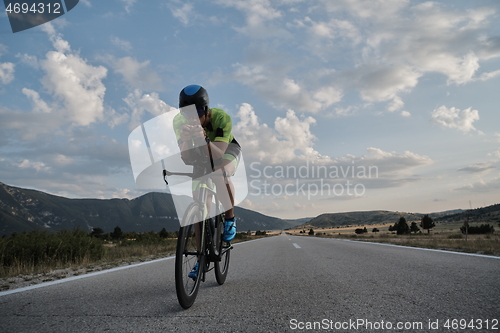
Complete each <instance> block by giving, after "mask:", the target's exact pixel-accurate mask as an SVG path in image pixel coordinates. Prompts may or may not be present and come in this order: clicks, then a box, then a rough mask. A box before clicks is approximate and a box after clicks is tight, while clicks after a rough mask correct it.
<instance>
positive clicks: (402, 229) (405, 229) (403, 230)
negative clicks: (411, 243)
mask: <svg viewBox="0 0 500 333" xmlns="http://www.w3.org/2000/svg"><path fill="white" fill-rule="evenodd" d="M389 231H396V233H397V234H398V235H404V234H408V233H409V232H410V227H409V226H408V223H406V219H405V218H404V217H402V216H401V217H400V218H399V221H398V222H397V223H395V224H394V225H393V226H390V227H389Z"/></svg>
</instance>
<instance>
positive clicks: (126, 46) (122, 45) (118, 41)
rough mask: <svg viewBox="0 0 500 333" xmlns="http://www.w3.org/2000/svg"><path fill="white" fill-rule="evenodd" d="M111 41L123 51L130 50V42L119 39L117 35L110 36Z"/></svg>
mask: <svg viewBox="0 0 500 333" xmlns="http://www.w3.org/2000/svg"><path fill="white" fill-rule="evenodd" d="M111 43H113V45H115V46H117V47H119V48H121V49H122V50H124V51H127V52H130V51H131V50H132V44H131V43H130V42H129V41H126V40H123V39H120V38H118V37H111Z"/></svg>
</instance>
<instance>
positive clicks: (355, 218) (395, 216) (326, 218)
mask: <svg viewBox="0 0 500 333" xmlns="http://www.w3.org/2000/svg"><path fill="white" fill-rule="evenodd" d="M401 216H402V217H404V218H405V219H406V220H407V221H417V220H420V218H421V216H422V215H421V214H413V213H400V212H390V211H383V210H375V211H366V212H346V213H332V214H321V215H319V216H318V217H316V218H314V219H312V220H310V221H309V222H307V225H308V226H313V227H317V228H332V227H338V226H348V225H365V224H379V223H388V224H394V223H395V222H396V221H398V220H399V218H400V217H401Z"/></svg>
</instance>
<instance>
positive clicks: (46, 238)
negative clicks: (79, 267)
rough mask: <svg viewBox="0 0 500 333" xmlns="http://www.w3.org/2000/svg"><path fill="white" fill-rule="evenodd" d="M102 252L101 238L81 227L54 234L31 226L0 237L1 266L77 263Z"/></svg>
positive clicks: (102, 253) (97, 258) (98, 257)
mask: <svg viewBox="0 0 500 333" xmlns="http://www.w3.org/2000/svg"><path fill="white" fill-rule="evenodd" d="M103 255H104V247H103V242H102V240H100V239H98V238H95V237H90V235H89V234H88V233H87V232H85V231H83V230H81V229H74V230H73V231H69V230H61V231H59V232H57V233H55V234H51V233H49V232H48V231H38V230H33V231H30V232H29V233H28V232H22V233H20V234H12V236H11V237H9V238H3V239H1V240H0V261H1V263H2V265H3V266H4V267H9V266H13V265H17V264H21V265H29V266H33V267H36V266H39V265H42V264H57V263H80V262H82V261H83V260H84V259H90V260H99V259H101V258H102V256H103Z"/></svg>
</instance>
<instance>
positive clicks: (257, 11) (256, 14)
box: [217, 0, 292, 39]
mask: <svg viewBox="0 0 500 333" xmlns="http://www.w3.org/2000/svg"><path fill="white" fill-rule="evenodd" d="M217 3H218V4H220V5H222V6H225V7H233V8H236V9H238V10H240V11H242V12H243V14H244V15H245V17H246V25H245V26H243V27H236V28H235V30H236V31H238V32H240V33H242V34H244V35H248V36H250V37H252V38H256V39H266V38H275V37H278V38H290V37H292V35H291V34H290V33H289V32H288V31H287V30H285V29H283V28H281V27H279V26H277V25H275V24H274V23H273V21H275V20H277V19H279V18H281V17H282V16H283V14H282V13H281V12H280V11H279V10H277V9H275V8H273V6H272V3H271V2H270V1H269V0H253V1H246V0H217Z"/></svg>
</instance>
